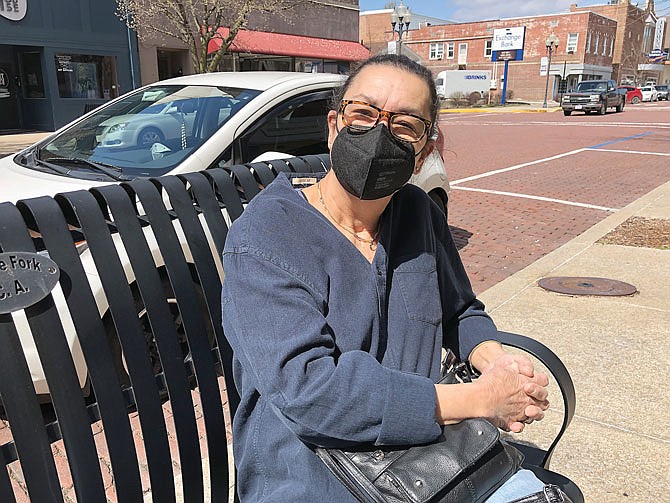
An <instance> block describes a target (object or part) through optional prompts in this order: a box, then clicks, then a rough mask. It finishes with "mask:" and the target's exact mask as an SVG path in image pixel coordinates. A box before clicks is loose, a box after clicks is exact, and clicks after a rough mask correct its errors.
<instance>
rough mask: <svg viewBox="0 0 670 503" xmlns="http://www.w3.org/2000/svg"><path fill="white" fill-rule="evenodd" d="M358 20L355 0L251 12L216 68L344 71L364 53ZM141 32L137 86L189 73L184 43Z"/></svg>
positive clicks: (320, 0) (190, 66) (190, 67)
mask: <svg viewBox="0 0 670 503" xmlns="http://www.w3.org/2000/svg"><path fill="white" fill-rule="evenodd" d="M106 1H109V0H106ZM358 18H359V7H358V0H313V1H310V2H301V3H300V4H299V6H298V7H296V8H295V9H293V10H291V11H287V12H286V13H284V14H276V13H275V14H272V15H263V14H261V13H258V12H254V13H251V14H250V15H249V23H248V25H247V27H246V29H245V30H243V31H241V32H240V33H238V36H237V37H236V40H235V42H234V43H233V44H232V45H231V47H230V48H229V54H228V55H227V56H226V57H224V58H223V60H222V62H221V64H220V65H219V68H220V70H222V71H240V70H242V71H247V70H285V71H315V72H316V71H318V72H324V71H325V72H334V73H338V72H345V71H347V70H348V69H349V67H350V65H351V63H353V62H355V61H359V60H361V59H365V58H366V57H368V56H369V54H370V53H369V51H368V50H367V49H366V48H365V47H363V46H361V44H359V42H358ZM224 29H225V27H224ZM140 31H141V27H140ZM146 35H148V36H145V37H143V38H141V39H140V40H139V60H140V68H141V79H142V84H147V83H151V82H155V81H157V80H162V79H165V78H169V77H173V76H175V75H176V74H180V73H183V74H191V73H193V64H192V62H191V58H190V55H189V52H188V49H187V47H186V46H185V45H184V44H182V43H180V42H179V41H178V40H176V39H174V38H168V37H160V36H158V35H155V34H153V33H147V34H146ZM209 49H210V52H211V51H212V50H215V49H216V46H215V45H210V48H209Z"/></svg>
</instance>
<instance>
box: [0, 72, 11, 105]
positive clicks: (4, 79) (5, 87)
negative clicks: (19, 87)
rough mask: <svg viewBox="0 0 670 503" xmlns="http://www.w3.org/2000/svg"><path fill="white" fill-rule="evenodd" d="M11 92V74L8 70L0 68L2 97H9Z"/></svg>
mask: <svg viewBox="0 0 670 503" xmlns="http://www.w3.org/2000/svg"><path fill="white" fill-rule="evenodd" d="M9 97H11V94H10V93H9V75H7V72H6V71H5V70H3V69H2V68H0V98H9Z"/></svg>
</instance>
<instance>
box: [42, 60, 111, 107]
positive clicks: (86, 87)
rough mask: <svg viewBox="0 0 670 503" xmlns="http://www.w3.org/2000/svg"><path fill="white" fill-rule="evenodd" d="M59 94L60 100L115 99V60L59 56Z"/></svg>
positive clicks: (57, 65) (57, 66)
mask: <svg viewBox="0 0 670 503" xmlns="http://www.w3.org/2000/svg"><path fill="white" fill-rule="evenodd" d="M54 62H55V64H56V76H57V80H58V94H59V95H60V97H61V98H85V99H110V98H116V97H117V96H118V95H119V93H118V91H119V86H118V84H117V80H116V59H115V58H113V57H112V56H94V55H90V54H56V55H55V56H54Z"/></svg>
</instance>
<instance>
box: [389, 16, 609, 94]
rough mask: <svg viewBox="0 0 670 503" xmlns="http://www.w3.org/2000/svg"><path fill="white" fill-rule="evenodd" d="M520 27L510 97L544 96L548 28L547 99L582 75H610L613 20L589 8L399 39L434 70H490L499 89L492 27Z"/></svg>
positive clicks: (423, 30) (435, 29)
mask: <svg viewBox="0 0 670 503" xmlns="http://www.w3.org/2000/svg"><path fill="white" fill-rule="evenodd" d="M520 26H525V27H526V36H525V45H524V56H523V61H511V62H510V63H509V73H508V82H507V89H508V90H511V91H513V97H514V99H521V100H530V101H541V100H542V99H543V98H544V91H545V84H546V73H541V69H540V67H541V65H542V63H543V58H546V56H547V49H546V46H545V40H546V39H547V37H548V36H549V35H550V34H551V33H552V32H553V33H554V34H555V35H556V36H557V37H558V39H559V45H558V48H557V49H555V50H554V51H553V54H552V62H551V68H550V70H549V75H550V81H549V99H552V98H553V97H555V96H557V95H558V94H559V93H560V92H562V91H563V90H564V89H566V88H567V89H571V88H573V87H574V86H575V84H576V83H577V82H579V81H581V80H588V79H600V78H602V79H609V78H610V77H611V74H612V56H613V53H614V39H615V34H616V29H617V23H616V21H614V20H612V19H609V18H607V17H604V16H602V15H600V14H596V13H593V12H588V11H578V12H569V13H563V14H552V15H545V16H534V17H519V18H510V19H498V20H488V21H477V22H471V23H457V24H447V25H441V26H425V27H422V28H419V29H416V30H411V31H410V32H409V36H408V38H407V40H405V42H404V44H405V46H407V47H408V48H410V49H411V50H412V51H413V52H415V53H416V54H418V55H419V56H420V57H421V59H422V61H423V63H424V64H426V66H428V68H430V69H431V70H432V71H433V72H434V73H435V74H437V72H439V71H441V70H458V69H460V70H490V71H491V76H492V78H493V79H495V80H497V83H498V86H497V87H498V89H502V78H503V65H504V63H502V62H492V61H491V48H492V42H493V30H495V29H499V28H513V27H520ZM387 36H390V34H387ZM544 61H545V65H546V60H544Z"/></svg>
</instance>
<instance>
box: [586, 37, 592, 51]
mask: <svg viewBox="0 0 670 503" xmlns="http://www.w3.org/2000/svg"><path fill="white" fill-rule="evenodd" d="M590 52H591V34H590V33H589V34H588V36H587V37H586V54H589V53H590Z"/></svg>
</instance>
